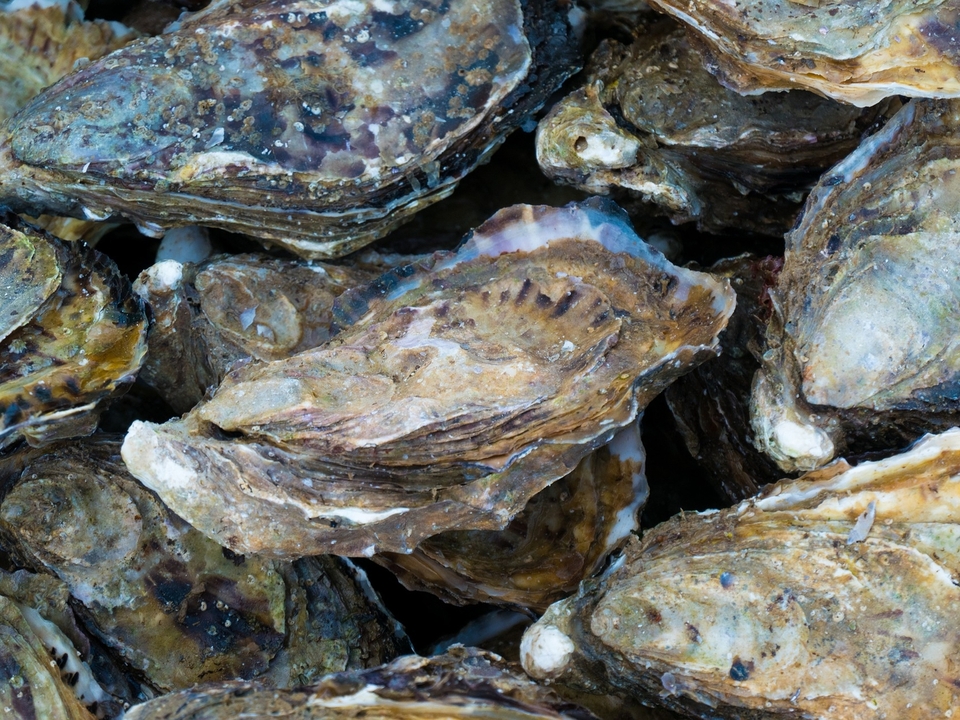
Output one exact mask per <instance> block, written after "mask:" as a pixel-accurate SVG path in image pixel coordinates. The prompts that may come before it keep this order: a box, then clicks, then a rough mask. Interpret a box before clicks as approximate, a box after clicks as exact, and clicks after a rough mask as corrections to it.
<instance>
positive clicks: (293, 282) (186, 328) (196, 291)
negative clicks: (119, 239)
mask: <svg viewBox="0 0 960 720" xmlns="http://www.w3.org/2000/svg"><path fill="white" fill-rule="evenodd" d="M410 260H411V258H409V257H404V256H400V255H380V254H378V253H374V252H373V251H369V252H367V253H365V254H364V256H363V257H362V258H360V259H358V260H356V261H354V262H353V263H351V264H349V265H332V264H329V263H322V262H319V261H313V262H310V263H307V262H297V261H293V260H284V259H280V258H271V257H267V256H265V255H254V254H241V255H230V256H221V257H215V258H212V259H210V260H208V261H206V262H203V263H200V264H197V265H194V264H192V263H183V264H181V263H179V262H176V261H175V260H165V261H163V262H159V263H157V264H156V265H153V266H151V267H149V268H147V269H146V270H144V271H143V272H142V273H141V274H140V277H139V278H138V279H137V281H136V282H135V283H134V285H133V289H134V291H135V292H136V293H137V294H138V295H139V296H140V297H141V298H143V300H144V302H146V303H147V305H148V306H149V307H150V310H151V312H152V316H153V320H152V322H151V325H150V343H149V349H148V351H147V358H146V360H145V361H144V367H143V370H142V372H141V373H140V378H141V379H142V380H143V381H145V382H146V383H147V384H148V385H150V386H151V387H153V388H155V389H156V390H157V392H158V393H159V394H160V396H161V397H162V398H163V399H164V400H166V401H167V403H168V404H169V405H170V407H171V408H173V409H174V410H175V411H176V412H178V413H183V412H186V411H187V410H189V409H190V408H192V407H193V406H194V405H196V404H197V403H198V402H200V400H201V399H202V398H203V397H204V395H205V394H206V393H207V391H208V389H211V388H215V387H216V386H217V385H219V384H220V382H221V381H222V380H223V378H224V376H225V375H226V374H227V371H228V370H229V369H230V368H231V367H233V365H235V364H236V363H237V362H239V361H241V360H250V359H254V360H279V359H281V358H285V357H288V356H290V355H293V354H295V353H297V352H300V351H303V350H307V349H309V348H313V347H316V346H318V345H322V344H323V343H324V342H326V341H327V340H329V339H330V337H331V329H330V325H331V324H332V323H333V315H332V309H333V301H334V300H335V299H336V298H337V297H338V296H339V295H340V294H341V293H343V292H344V291H345V290H348V289H350V288H352V287H355V286H358V285H366V284H368V283H370V282H372V281H373V280H375V279H376V278H377V277H378V276H379V275H381V274H382V273H383V272H385V271H386V270H388V269H390V268H391V267H393V266H394V265H399V264H401V263H403V262H405V261H406V262H409V261H410Z"/></svg>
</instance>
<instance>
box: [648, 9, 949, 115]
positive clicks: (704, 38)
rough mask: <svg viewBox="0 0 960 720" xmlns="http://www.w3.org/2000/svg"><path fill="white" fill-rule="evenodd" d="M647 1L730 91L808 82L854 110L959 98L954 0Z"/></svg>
mask: <svg viewBox="0 0 960 720" xmlns="http://www.w3.org/2000/svg"><path fill="white" fill-rule="evenodd" d="M650 4H651V5H652V6H653V7H654V8H655V9H658V10H660V11H662V12H665V13H667V14H669V15H672V16H673V17H675V18H677V19H678V20H681V21H682V22H684V23H686V24H687V25H688V26H689V27H690V28H691V29H692V30H693V31H694V33H695V36H696V37H697V38H698V40H699V41H700V42H701V43H702V45H703V47H704V49H705V51H707V52H708V53H710V55H712V58H711V64H712V65H713V68H712V70H713V71H714V72H715V73H716V74H717V75H718V76H719V77H720V79H721V81H722V82H723V83H724V84H725V85H727V86H728V87H730V88H733V89H735V90H737V91H738V92H742V93H745V94H759V93H764V92H768V91H771V90H787V89H791V88H807V89H809V90H813V91H815V92H818V93H820V94H822V95H825V96H826V97H831V98H834V99H836V100H841V101H843V102H847V103H852V104H854V105H859V106H860V107H865V106H867V105H873V104H874V103H877V102H879V101H880V100H882V99H883V98H886V97H891V96H894V95H907V96H910V97H928V98H951V97H958V96H960V55H958V54H957V36H956V33H957V30H956V27H957V20H958V12H960V7H958V5H957V3H956V1H955V0H932V1H930V2H923V3H916V2H911V1H904V0H894V1H893V2H886V3H883V4H880V5H876V4H859V3H841V2H823V3H821V2H817V1H810V0H803V1H802V2H780V1H779V0H760V1H759V2H751V3H742V4H741V3H727V2H717V1H716V0H707V1H706V2H701V3H696V4H693V5H691V4H689V3H686V2H678V1H677V0H651V2H650Z"/></svg>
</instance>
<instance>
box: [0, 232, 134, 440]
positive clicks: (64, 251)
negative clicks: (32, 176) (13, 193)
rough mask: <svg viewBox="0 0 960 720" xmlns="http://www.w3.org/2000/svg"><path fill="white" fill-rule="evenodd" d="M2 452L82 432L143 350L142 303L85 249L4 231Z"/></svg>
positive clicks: (110, 266) (129, 377) (0, 273)
mask: <svg viewBox="0 0 960 720" xmlns="http://www.w3.org/2000/svg"><path fill="white" fill-rule="evenodd" d="M0 283H2V284H3V287H4V288H6V289H5V290H3V291H0V293H2V294H0V297H2V300H3V302H4V307H5V308H8V307H9V308H10V312H9V313H5V314H4V318H3V320H2V322H0V338H2V339H0V409H2V413H3V414H2V416H0V447H6V446H8V445H10V444H12V443H14V442H16V441H17V440H20V439H26V440H27V442H29V443H30V444H31V445H41V444H43V443H45V442H50V441H52V440H56V439H60V438H66V437H74V436H78V435H88V434H90V433H92V432H93V430H94V429H95V428H96V424H97V419H98V417H99V413H100V411H101V410H102V404H103V402H104V401H105V400H107V399H108V398H110V397H111V396H113V395H116V394H119V393H120V392H122V391H123V390H124V389H125V388H126V386H127V385H128V384H130V383H131V382H133V380H134V378H135V377H136V374H137V371H138V370H139V369H140V364H141V363H142V361H143V356H144V354H145V353H146V317H145V316H144V312H143V304H142V303H141V302H140V299H139V298H138V297H136V296H135V295H134V294H133V293H132V292H131V289H130V284H129V282H127V280H126V278H124V277H123V276H122V275H121V274H120V273H119V271H118V270H117V267H116V265H114V263H113V261H112V260H110V259H109V258H107V257H106V256H104V255H101V254H100V253H98V252H96V251H95V250H91V249H90V248H88V247H87V246H86V245H84V244H82V243H80V244H66V243H63V242H61V241H59V240H56V239H54V238H52V237H50V236H44V235H41V234H35V233H34V232H33V231H30V232H20V231H18V230H14V229H12V228H10V227H7V226H4V225H0Z"/></svg>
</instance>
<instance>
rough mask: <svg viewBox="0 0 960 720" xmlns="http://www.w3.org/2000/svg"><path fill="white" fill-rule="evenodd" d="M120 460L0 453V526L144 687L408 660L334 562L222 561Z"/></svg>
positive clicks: (94, 448) (82, 450)
mask: <svg viewBox="0 0 960 720" xmlns="http://www.w3.org/2000/svg"><path fill="white" fill-rule="evenodd" d="M119 450H120V447H119V442H118V439H111V438H108V437H103V436H100V437H97V438H94V439H91V440H88V441H86V442H84V443H61V444H58V445H54V446H51V447H48V448H44V449H43V450H42V451H29V452H20V453H17V454H14V455H12V456H8V457H7V458H5V459H4V460H3V462H2V464H0V478H2V481H3V483H4V486H8V487H9V490H8V491H7V492H6V495H5V497H4V499H3V503H2V505H0V529H2V532H3V538H4V547H5V548H9V549H11V550H12V551H13V552H14V554H15V555H16V557H17V561H18V562H19V563H20V564H24V565H27V566H29V567H32V568H34V569H36V570H37V571H42V572H48V573H52V574H54V575H56V576H57V577H59V578H60V579H61V580H62V581H64V582H65V583H66V584H67V587H68V588H69V590H70V594H71V596H72V600H73V602H74V603H75V604H76V605H77V606H78V607H80V608H82V617H83V620H84V623H85V625H86V627H87V632H89V633H91V635H93V636H96V637H98V638H99V639H100V640H101V641H102V642H103V643H104V644H105V645H106V646H107V647H109V648H110V649H111V650H112V651H113V652H115V653H116V657H117V658H118V659H119V661H120V662H122V663H125V664H126V665H127V670H128V671H130V670H131V669H132V670H133V671H135V672H136V674H137V676H138V677H139V678H140V679H141V682H144V683H145V684H146V685H147V687H149V688H152V689H153V690H155V691H170V690H178V689H182V688H186V687H189V686H191V685H193V684H195V683H198V682H201V681H212V680H231V679H234V678H246V679H253V678H259V679H261V680H262V682H264V683H266V684H268V685H271V686H279V687H288V686H290V685H296V684H302V683H307V682H311V681H313V680H315V679H316V678H318V677H319V676H321V675H323V674H325V673H329V672H334V671H340V670H346V669H352V668H362V667H369V666H371V665H378V664H380V663H382V662H384V661H386V660H389V659H391V658H393V657H395V656H396V655H397V654H398V653H400V652H404V651H407V650H408V648H409V646H408V645H407V643H406V642H405V640H404V639H402V638H399V637H397V636H396V635H395V631H394V628H393V627H391V624H392V623H393V621H392V619H390V618H389V617H388V616H386V615H385V613H383V612H381V610H380V609H379V608H378V607H377V606H376V604H375V603H374V602H372V601H371V600H369V599H368V597H367V595H368V591H369V594H371V595H372V594H373V593H372V590H369V588H364V587H362V584H361V583H360V582H359V579H355V578H354V577H353V576H352V571H351V570H350V569H348V568H346V567H345V566H344V565H343V563H342V562H341V561H340V560H338V559H336V558H309V559H307V560H303V561H298V562H297V563H294V564H293V565H290V564H286V563H277V562H273V561H269V560H265V559H261V558H256V557H248V558H244V557H241V556H236V555H233V554H231V553H229V552H226V553H225V552H224V551H223V548H221V547H220V546H219V545H217V544H216V543H214V542H213V541H211V540H209V539H207V538H206V537H204V536H203V535H201V534H200V533H199V532H197V531H196V530H194V529H193V528H191V527H190V526H188V525H187V524H186V523H184V522H183V521H182V520H180V519H179V518H178V517H176V516H175V515H173V514H172V513H170V512H169V511H168V510H167V509H166V508H165V507H164V506H163V505H162V504H161V503H160V502H159V501H158V500H157V498H156V496H154V495H153V493H151V492H149V491H148V490H146V489H145V488H143V487H142V486H141V485H140V484H139V483H137V482H136V481H135V480H134V479H133V478H132V477H130V475H129V474H128V473H127V472H126V471H125V469H124V467H123V465H122V462H121V460H120V454H119Z"/></svg>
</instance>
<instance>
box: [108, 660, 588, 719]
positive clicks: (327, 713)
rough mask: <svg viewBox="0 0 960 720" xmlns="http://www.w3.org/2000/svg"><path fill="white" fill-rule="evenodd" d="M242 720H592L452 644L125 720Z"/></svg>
mask: <svg viewBox="0 0 960 720" xmlns="http://www.w3.org/2000/svg"><path fill="white" fill-rule="evenodd" d="M238 716H242V717H279V716H282V717H285V718H291V719H295V720H309V719H310V718H316V719H317V720H320V718H329V719H331V720H333V719H337V720H340V719H341V718H342V719H343V720H347V718H358V717H368V718H374V717H375V718H397V719H398V720H399V719H400V718H409V719H410V720H416V719H419V718H438V719H439V718H445V719H449V720H454V719H455V718H491V720H492V719H493V718H497V720H535V719H536V718H543V719H544V720H546V719H548V718H550V719H553V720H560V719H561V718H567V719H569V720H595V718H594V716H593V715H592V714H591V713H589V712H588V711H586V710H584V709H582V708H579V707H577V706H575V705H571V704H570V703H567V702H565V701H563V700H561V699H560V698H559V697H557V696H556V695H555V694H554V693H552V692H551V691H550V690H549V689H547V688H544V687H542V686H540V685H537V684H536V683H534V682H532V681H530V680H529V679H527V678H525V677H524V676H523V675H521V674H520V673H519V672H517V671H516V670H514V669H513V668H511V667H510V666H508V665H507V664H506V663H504V662H503V660H502V659H501V658H500V657H499V656H497V655H494V654H493V653H489V652H484V651H483V650H476V649H474V648H464V647H455V648H452V649H451V650H450V652H448V653H446V654H444V655H438V656H436V657H432V658H423V657H418V656H416V655H409V656H406V657H402V658H398V659H397V660H395V661H394V662H392V663H390V664H389V665H385V666H384V667H382V668H375V669H372V670H368V671H365V672H355V673H341V674H338V675H331V676H329V677H326V678H324V679H323V680H322V681H321V682H319V683H318V684H316V685H313V686H311V687H305V688H298V689H296V690H287V691H283V692H281V691H277V690H266V689H265V688H263V687H258V686H256V685H250V684H242V683H223V684H219V685H216V684H211V685H200V686H198V687H196V688H194V689H192V690H189V691H185V692H182V693H176V694H173V695H168V696H167V697H164V698H158V699H157V700H153V701H151V702H148V703H145V704H143V705H138V706H137V707H134V708H131V709H130V711H129V712H128V713H127V715H126V718H127V720H229V719H231V718H236V717H238Z"/></svg>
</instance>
